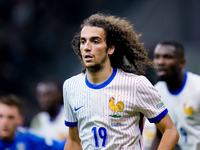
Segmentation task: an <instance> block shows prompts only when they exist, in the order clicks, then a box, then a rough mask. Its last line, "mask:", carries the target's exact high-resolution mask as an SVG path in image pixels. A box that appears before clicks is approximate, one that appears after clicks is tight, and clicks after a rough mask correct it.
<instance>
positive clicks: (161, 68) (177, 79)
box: [153, 41, 200, 150]
mask: <svg viewBox="0 0 200 150" xmlns="http://www.w3.org/2000/svg"><path fill="white" fill-rule="evenodd" d="M185 62H186V60H185V57H184V47H183V45H182V44H181V43H178V42H175V41H164V42H161V43H158V44H157V46H156V48H155V51H154V63H155V65H156V66H157V69H158V72H157V75H158V80H159V82H157V84H156V85H155V87H156V89H158V91H159V93H160V94H161V97H162V100H163V102H164V104H165V106H166V107H167V108H168V110H169V115H170V116H171V118H172V121H173V122H174V124H175V125H176V127H177V129H178V131H179V134H180V139H179V141H178V145H179V147H180V148H181V150H199V149H200V117H199V116H200V86H199V85H200V76H199V75H197V74H194V73H192V72H188V71H185V69H184V66H185ZM157 133H159V132H157ZM159 135H160V134H157V136H156V138H155V140H154V143H153V147H154V148H153V149H155V147H156V146H157V144H156V143H159V139H160V138H161V137H160V136H159ZM156 140H157V141H156Z"/></svg>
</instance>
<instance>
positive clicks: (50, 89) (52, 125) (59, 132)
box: [30, 79, 68, 140]
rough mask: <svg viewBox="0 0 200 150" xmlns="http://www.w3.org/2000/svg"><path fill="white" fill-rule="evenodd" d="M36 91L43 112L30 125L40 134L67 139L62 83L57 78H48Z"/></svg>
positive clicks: (39, 84) (40, 83) (57, 138)
mask: <svg viewBox="0 0 200 150" xmlns="http://www.w3.org/2000/svg"><path fill="white" fill-rule="evenodd" d="M36 93H37V100H38V103H39V106H40V107H41V109H42V112H40V113H38V114H37V115H36V116H35V117H34V118H33V120H32V121H31V126H30V127H31V128H32V129H34V130H35V132H36V134H38V135H40V136H44V137H46V138H52V139H56V140H66V138H67V137H66V136H67V134H68V128H66V126H65V124H64V120H65V116H64V109H63V99H62V86H61V84H59V82H58V81H56V80H53V79H46V80H44V81H41V82H39V83H38V84H37V87H36Z"/></svg>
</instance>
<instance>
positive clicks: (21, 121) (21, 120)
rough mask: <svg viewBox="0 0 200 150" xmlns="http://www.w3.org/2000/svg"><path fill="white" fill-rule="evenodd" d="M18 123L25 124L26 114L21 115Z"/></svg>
mask: <svg viewBox="0 0 200 150" xmlns="http://www.w3.org/2000/svg"><path fill="white" fill-rule="evenodd" d="M18 125H20V126H23V125H24V116H22V115H20V116H19V119H18Z"/></svg>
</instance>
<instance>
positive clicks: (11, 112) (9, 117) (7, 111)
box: [0, 103, 22, 141]
mask: <svg viewBox="0 0 200 150" xmlns="http://www.w3.org/2000/svg"><path fill="white" fill-rule="evenodd" d="M18 125H22V116H21V115H20V113H19V110H18V108H17V107H16V106H8V105H5V104H3V103H0V138H1V139H2V140H4V141H10V140H12V139H13V138H14V136H15V132H16V128H17V126H18Z"/></svg>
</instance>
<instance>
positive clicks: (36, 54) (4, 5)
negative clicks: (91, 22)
mask: <svg viewBox="0 0 200 150" xmlns="http://www.w3.org/2000/svg"><path fill="white" fill-rule="evenodd" d="M97 12H107V13H111V14H112V15H117V16H120V17H125V18H128V19H129V20H130V21H131V22H132V23H133V24H134V28H135V30H136V32H137V33H141V34H142V37H141V39H140V41H141V42H144V43H145V47H146V49H147V51H148V52H149V56H150V58H152V52H153V49H154V47H155V44H156V43H158V42H160V41H163V40H176V41H180V42H182V43H183V44H184V46H185V48H186V58H187V64H186V69H187V70H189V71H193V72H195V73H197V74H200V67H199V65H200V61H199V58H200V57H199V56H200V52H199V47H200V29H199V27H200V1H198V0H192V1H188V0H175V1H174V0H168V1H160V0H151V1H148V0H143V1H140V0H0V95H4V94H9V93H14V94H17V95H18V96H20V98H21V99H22V101H23V104H24V105H25V109H24V111H25V125H26V126H29V123H30V120H31V119H32V117H33V115H35V114H36V113H37V112H38V111H40V110H39V108H38V104H37V101H36V95H35V86H36V83H37V82H38V81H39V80H42V79H44V78H46V77H55V78H57V79H59V80H60V82H64V80H65V79H66V78H69V77H70V76H72V75H75V74H78V73H79V72H80V71H81V64H80V62H79V60H78V58H77V56H76V55H75V54H74V52H73V50H72V48H71V39H72V37H73V35H74V34H75V33H76V32H77V31H78V28H79V25H80V23H81V22H82V21H83V19H85V18H86V17H88V16H89V15H91V14H92V13H97ZM147 73H148V75H149V77H150V78H151V80H152V82H153V81H154V73H153V72H152V71H150V72H147Z"/></svg>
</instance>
